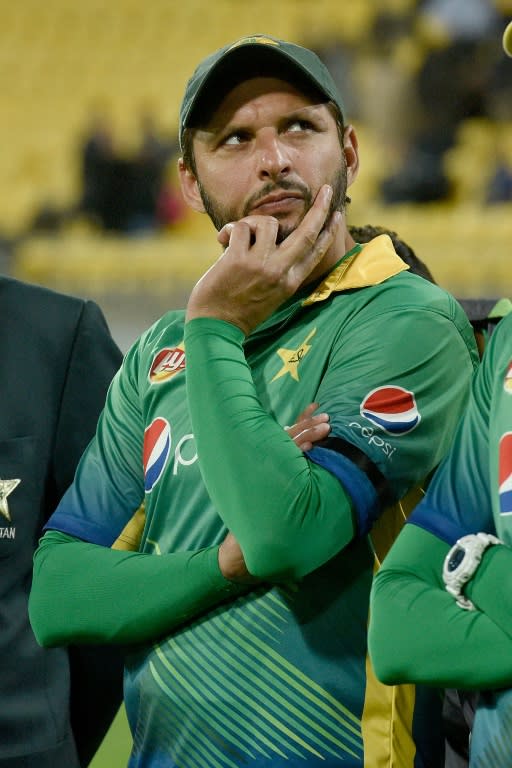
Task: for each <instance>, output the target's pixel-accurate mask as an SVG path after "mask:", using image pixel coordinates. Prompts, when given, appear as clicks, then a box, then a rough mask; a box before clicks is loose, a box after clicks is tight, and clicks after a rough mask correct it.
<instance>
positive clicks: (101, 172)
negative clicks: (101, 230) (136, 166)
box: [76, 115, 115, 223]
mask: <svg viewBox="0 0 512 768" xmlns="http://www.w3.org/2000/svg"><path fill="white" fill-rule="evenodd" d="M80 152H81V185H82V195H81V198H80V200H79V202H78V206H77V211H76V212H77V213H84V214H86V215H87V216H90V217H92V218H93V219H94V220H98V221H99V222H100V223H103V218H104V212H105V205H106V198H107V191H108V189H109V185H110V181H111V179H110V177H111V172H112V164H113V162H114V157H115V153H114V147H113V138H112V128H111V126H110V123H109V122H108V120H107V118H106V117H105V116H103V115H97V116H95V117H94V118H93V120H92V122H91V127H90V130H89V131H88V133H87V134H86V136H85V139H84V141H83V144H82V147H81V150H80Z"/></svg>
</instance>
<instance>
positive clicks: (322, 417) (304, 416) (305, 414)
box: [285, 403, 331, 451]
mask: <svg viewBox="0 0 512 768" xmlns="http://www.w3.org/2000/svg"><path fill="white" fill-rule="evenodd" d="M317 408H318V403H311V404H310V405H308V407H307V408H305V409H304V410H303V411H302V413H301V414H300V415H299V416H298V418H297V421H296V422H295V424H292V426H291V427H285V430H286V432H288V434H289V435H290V437H291V438H292V440H293V441H294V443H295V445H297V446H298V447H299V448H300V449H301V451H310V450H311V448H312V447H313V444H314V443H317V442H318V441H319V440H323V439H324V438H326V437H327V435H328V434H329V432H330V431H331V426H330V424H329V414H327V413H317V414H315V411H316V409H317ZM314 414H315V415H314Z"/></svg>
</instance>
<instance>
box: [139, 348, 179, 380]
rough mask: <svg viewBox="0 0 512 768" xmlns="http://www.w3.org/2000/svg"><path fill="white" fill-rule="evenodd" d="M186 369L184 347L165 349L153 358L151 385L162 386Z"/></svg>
mask: <svg viewBox="0 0 512 768" xmlns="http://www.w3.org/2000/svg"><path fill="white" fill-rule="evenodd" d="M184 368H185V350H184V348H183V346H179V345H178V346H177V347H164V348H163V349H160V350H159V351H158V352H157V353H156V355H155V356H154V358H153V362H152V363H151V367H150V369H149V377H148V378H149V381H150V383H151V384H162V382H164V381H168V380H169V379H170V378H172V376H175V375H176V374H177V373H179V372H180V371H183V370H184Z"/></svg>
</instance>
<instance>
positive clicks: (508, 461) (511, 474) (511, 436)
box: [498, 432, 512, 515]
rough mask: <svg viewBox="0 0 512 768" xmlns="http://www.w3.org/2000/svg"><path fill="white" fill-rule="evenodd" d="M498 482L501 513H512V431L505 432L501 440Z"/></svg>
mask: <svg viewBox="0 0 512 768" xmlns="http://www.w3.org/2000/svg"><path fill="white" fill-rule="evenodd" d="M498 483H499V487H498V494H499V502H500V514H502V515H512V432H505V434H504V435H503V437H502V438H501V440H500V446H499V456H498Z"/></svg>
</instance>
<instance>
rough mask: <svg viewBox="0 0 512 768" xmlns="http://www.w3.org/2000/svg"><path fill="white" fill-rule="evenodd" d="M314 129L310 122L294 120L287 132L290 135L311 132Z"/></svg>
mask: <svg viewBox="0 0 512 768" xmlns="http://www.w3.org/2000/svg"><path fill="white" fill-rule="evenodd" d="M312 128H313V125H312V124H311V123H310V121H309V120H293V122H291V123H289V125H288V128H287V130H288V131H289V132H290V133H297V132H299V131H309V130H311V129H312Z"/></svg>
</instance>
